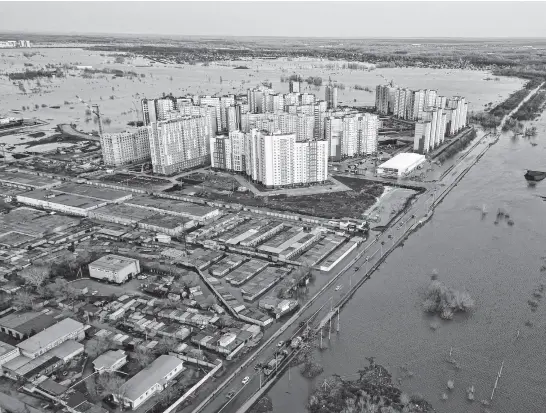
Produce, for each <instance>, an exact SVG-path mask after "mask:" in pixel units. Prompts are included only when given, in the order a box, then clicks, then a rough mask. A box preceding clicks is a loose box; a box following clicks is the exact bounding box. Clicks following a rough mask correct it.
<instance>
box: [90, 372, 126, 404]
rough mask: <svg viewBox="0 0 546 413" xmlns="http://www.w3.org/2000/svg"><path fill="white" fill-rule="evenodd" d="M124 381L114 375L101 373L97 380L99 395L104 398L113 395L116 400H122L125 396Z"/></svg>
mask: <svg viewBox="0 0 546 413" xmlns="http://www.w3.org/2000/svg"><path fill="white" fill-rule="evenodd" d="M124 383H125V381H124V380H123V379H122V378H121V377H119V376H118V375H117V374H115V373H109V372H107V373H102V374H100V375H99V377H98V378H97V384H98V385H99V388H100V395H101V396H102V397H103V398H104V397H106V396H108V395H110V394H113V395H115V396H116V397H117V398H118V399H123V397H124V396H125V387H124V386H123V384H124Z"/></svg>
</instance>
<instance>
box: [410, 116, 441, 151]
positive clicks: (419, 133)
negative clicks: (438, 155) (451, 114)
mask: <svg viewBox="0 0 546 413" xmlns="http://www.w3.org/2000/svg"><path fill="white" fill-rule="evenodd" d="M446 127H447V114H446V113H444V109H442V108H428V109H426V110H425V111H424V112H423V116H422V120H420V121H418V122H417V123H416V124H415V135H414V140H413V149H414V150H415V151H417V152H419V153H421V154H424V153H427V152H430V151H431V150H433V149H435V148H437V147H438V146H440V145H441V144H442V143H443V142H444V138H445V135H446Z"/></svg>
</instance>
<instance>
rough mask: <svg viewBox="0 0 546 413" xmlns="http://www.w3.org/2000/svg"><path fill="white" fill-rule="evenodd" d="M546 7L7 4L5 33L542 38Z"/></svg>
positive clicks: (1, 8) (1, 22)
mask: <svg viewBox="0 0 546 413" xmlns="http://www.w3.org/2000/svg"><path fill="white" fill-rule="evenodd" d="M544 16H546V2H519V1H518V2H491V1H486V2H477V1H472V2H469V1H468V2H467V1H457V2H394V1H388V2H292V1H291V2H256V1H254V2H230V1H226V2H212V1H211V2H209V1H201V2H159V1H155V2H132V1H127V2H113V1H107V2H106V1H105V2H74V1H68V2H48V1H45V2H27V1H23V2H21V1H17V2H4V1H0V31H2V32H4V31H16V32H33V33H36V32H49V33H81V34H84V33H131V34H166V35H210V36H283V37H409V38H412V37H488V38H490V37H541V38H546V24H545V17H544Z"/></svg>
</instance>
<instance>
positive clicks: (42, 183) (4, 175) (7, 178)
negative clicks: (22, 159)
mask: <svg viewBox="0 0 546 413" xmlns="http://www.w3.org/2000/svg"><path fill="white" fill-rule="evenodd" d="M61 184H62V181H61V180H60V179H59V178H50V177H48V176H42V175H36V174H31V173H25V172H21V171H0V185H4V186H11V187H15V188H21V189H51V188H54V187H56V186H59V185H61Z"/></svg>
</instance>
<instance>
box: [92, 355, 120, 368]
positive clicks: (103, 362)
mask: <svg viewBox="0 0 546 413" xmlns="http://www.w3.org/2000/svg"><path fill="white" fill-rule="evenodd" d="M124 357H127V355H126V354H125V351H123V350H110V351H107V352H106V353H104V354H101V355H100V356H98V357H97V358H96V359H95V360H94V361H93V366H94V367H95V370H103V369H106V370H108V369H110V368H112V366H113V365H114V364H115V363H116V362H117V361H118V360H120V359H122V358H124Z"/></svg>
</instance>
